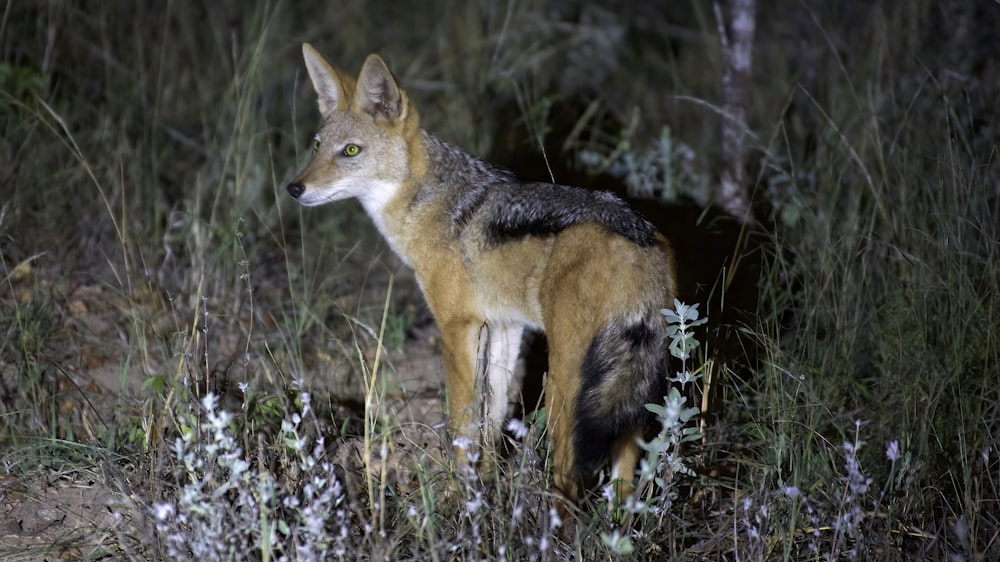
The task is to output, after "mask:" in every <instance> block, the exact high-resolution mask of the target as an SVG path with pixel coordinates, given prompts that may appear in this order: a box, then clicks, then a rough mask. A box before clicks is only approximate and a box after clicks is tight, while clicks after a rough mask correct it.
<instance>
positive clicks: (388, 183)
mask: <svg viewBox="0 0 1000 562" xmlns="http://www.w3.org/2000/svg"><path fill="white" fill-rule="evenodd" d="M302 55H303V59H304V61H305V67H306V70H307V72H308V75H309V78H310V79H311V81H312V85H313V88H314V89H315V91H316V95H317V99H318V105H319V113H320V117H321V125H320V127H319V132H318V133H317V134H316V136H315V137H314V138H313V141H312V153H313V154H312V157H311V159H310V160H309V162H308V163H307V164H306V165H305V167H304V168H303V169H302V170H301V172H300V173H299V174H298V175H297V177H295V179H294V180H292V181H291V182H290V183H289V184H288V186H287V190H288V194H289V195H290V196H291V197H292V198H293V199H295V200H296V201H297V202H298V203H300V204H301V205H304V206H316V205H322V204H325V203H330V202H333V201H340V200H344V199H350V198H354V199H357V200H358V201H359V202H360V204H361V206H362V207H363V209H364V210H365V212H366V213H367V215H368V216H369V217H370V218H371V220H372V222H373V223H374V224H375V226H376V228H377V229H378V231H379V232H380V233H381V235H382V236H383V237H384V238H385V239H386V241H387V242H388V245H389V246H390V247H391V248H392V250H393V251H394V252H395V253H396V254H397V255H398V256H399V258H400V259H401V260H402V261H403V262H404V263H405V264H406V265H408V266H409V267H411V268H412V269H413V271H414V274H415V278H416V281H417V284H418V285H419V287H420V289H421V291H422V293H423V295H424V298H425V300H426V303H427V306H428V308H429V309H430V312H431V313H432V315H433V317H434V319H435V321H436V322H437V325H438V327H439V329H440V332H441V337H440V346H441V351H442V355H443V362H444V370H445V390H446V396H447V413H448V424H447V425H448V431H449V434H450V435H451V436H453V437H454V440H453V441H452V444H453V448H454V454H455V457H456V462H457V463H458V464H459V465H460V466H465V467H472V468H477V467H478V468H479V469H480V470H486V471H488V470H489V467H488V463H489V461H488V460H487V459H486V457H487V456H488V455H479V454H477V452H478V451H481V450H489V449H490V448H491V447H492V446H494V445H495V444H496V443H497V441H498V440H499V439H500V437H501V436H502V431H503V425H504V422H505V421H506V416H507V410H508V391H509V390H510V389H511V384H512V381H513V380H515V376H514V373H515V368H516V365H517V361H518V357H519V353H520V346H521V342H522V335H523V334H524V333H525V332H526V331H539V332H542V333H544V334H545V337H546V340H547V346H548V348H547V353H548V365H549V367H548V372H547V373H546V375H545V377H546V378H545V384H544V391H543V392H544V406H545V410H544V411H545V415H546V416H547V417H546V421H545V424H546V425H545V428H546V432H547V435H548V452H549V463H550V467H549V469H550V470H551V474H552V488H553V491H554V492H555V493H556V494H557V497H560V498H561V500H563V501H566V502H569V503H574V502H577V501H578V500H579V499H580V497H581V494H582V493H583V492H584V490H585V487H586V486H587V485H588V484H587V483H588V482H592V481H593V479H594V478H596V477H597V475H598V474H599V472H600V470H601V469H602V468H604V467H605V466H606V464H607V462H608V461H609V460H610V463H611V478H610V480H611V482H613V483H614V486H615V488H614V490H615V493H616V494H617V495H618V497H619V499H624V498H626V497H627V496H628V495H630V494H631V493H632V491H633V490H632V480H633V478H634V476H635V470H636V465H637V462H638V459H639V456H640V452H641V449H640V446H639V442H638V439H639V438H640V437H641V436H642V433H643V427H644V423H645V420H646V416H647V412H646V410H645V404H647V403H650V402H659V401H661V400H662V396H663V395H664V388H663V387H664V386H665V384H666V383H665V377H664V373H663V370H664V369H665V360H666V353H665V344H664V339H665V337H666V322H665V319H664V318H663V316H662V314H661V313H660V309H661V308H662V307H663V306H665V305H666V304H667V303H670V302H673V299H674V297H675V295H676V293H677V273H676V266H675V262H674V255H673V251H672V249H671V246H670V244H669V242H668V241H667V240H666V238H664V237H663V236H662V235H661V234H659V233H658V232H657V231H656V229H655V228H654V226H653V225H652V224H651V223H650V222H649V221H648V220H646V219H645V218H644V217H642V216H641V215H640V214H639V213H638V212H637V211H635V210H634V209H633V208H632V207H630V206H629V205H627V204H626V203H625V202H624V201H623V200H621V199H620V198H618V197H617V196H615V195H613V194H611V193H610V192H603V191H591V190H586V189H583V188H578V187H570V186H564V185H558V184H555V183H532V182H525V181H521V180H519V179H518V178H517V177H516V176H515V175H514V173H513V172H511V171H509V170H506V169H503V168H499V167H496V166H493V165H491V164H489V163H487V162H485V161H483V160H481V159H479V158H476V157H474V156H471V155H470V154H468V153H467V152H465V151H463V150H462V149H460V148H458V147H455V146H453V145H451V144H448V143H447V142H445V141H443V140H441V139H440V138H438V137H436V136H434V135H433V134H431V133H429V132H427V131H425V130H423V129H422V128H421V126H420V117H419V114H418V112H417V109H416V107H414V104H413V103H412V102H411V101H410V99H409V97H408V96H407V94H406V91H405V90H404V89H403V88H402V87H401V86H400V84H399V82H398V81H397V79H396V77H395V76H394V75H393V74H392V73H391V72H390V71H389V68H388V67H387V66H386V63H385V62H384V61H383V60H382V58H381V57H379V56H378V55H377V54H371V55H369V56H368V57H367V58H366V59H365V61H364V64H363V66H362V68H361V72H360V74H359V75H358V77H357V78H356V79H355V78H353V77H352V76H351V75H349V74H347V73H345V72H344V71H342V70H340V69H338V68H335V67H333V66H331V64H330V63H329V62H327V60H326V59H325V58H323V56H322V55H321V54H320V53H319V52H318V51H317V50H316V49H315V48H313V47H312V46H311V45H309V44H308V43H305V44H303V46H302ZM477 462H479V464H478V465H477Z"/></svg>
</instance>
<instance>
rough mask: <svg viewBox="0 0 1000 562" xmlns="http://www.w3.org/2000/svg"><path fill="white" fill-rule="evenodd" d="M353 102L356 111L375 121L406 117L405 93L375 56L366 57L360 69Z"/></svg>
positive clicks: (395, 119)
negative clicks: (355, 105)
mask: <svg viewBox="0 0 1000 562" xmlns="http://www.w3.org/2000/svg"><path fill="white" fill-rule="evenodd" d="M354 102H355V103H356V104H357V108H358V109H360V110H361V111H364V112H365V113H367V114H369V115H371V116H372V117H374V118H376V119H378V118H379V116H381V117H384V118H386V119H388V120H389V121H398V120H402V119H403V118H404V117H406V109H407V100H406V92H404V91H403V90H402V89H401V88H400V87H399V83H397V82H396V78H395V77H393V75H392V73H391V72H389V68H388V67H386V66H385V62H383V61H382V58H381V57H379V56H378V55H375V54H371V55H368V58H367V59H365V65H364V66H363V67H362V68H361V75H360V76H358V86H357V91H356V92H355V94H354Z"/></svg>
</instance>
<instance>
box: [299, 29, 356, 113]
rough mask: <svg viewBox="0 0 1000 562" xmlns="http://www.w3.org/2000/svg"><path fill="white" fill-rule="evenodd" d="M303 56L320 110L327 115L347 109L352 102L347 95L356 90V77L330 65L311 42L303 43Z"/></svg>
mask: <svg viewBox="0 0 1000 562" xmlns="http://www.w3.org/2000/svg"><path fill="white" fill-rule="evenodd" d="M302 58H303V59H305V61H306V70H307V71H309V78H311V79H312V83H313V88H315V90H316V95H317V97H318V98H319V112H320V113H321V114H323V115H326V114H327V113H330V112H331V111H336V110H343V109H346V108H347V106H348V105H349V103H350V100H349V99H347V96H349V95H351V93H352V92H354V86H355V84H354V79H353V78H351V77H350V76H347V75H346V74H344V73H343V72H341V71H339V70H337V69H336V68H334V67H332V66H330V63H328V62H326V59H325V58H323V55H321V54H319V51H317V50H316V49H314V48H313V46H312V45H310V44H309V43H303V44H302Z"/></svg>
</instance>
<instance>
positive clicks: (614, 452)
mask: <svg viewBox="0 0 1000 562" xmlns="http://www.w3.org/2000/svg"><path fill="white" fill-rule="evenodd" d="M640 437H642V429H641V428H640V429H636V430H635V431H632V432H629V433H626V434H624V435H622V436H620V437H618V438H617V439H615V443H614V445H612V447H611V482H612V483H613V485H614V487H615V496H616V497H617V499H618V501H619V502H623V501H625V500H626V499H627V498H628V497H629V496H631V495H632V492H633V491H635V486H634V484H633V483H634V481H635V467H636V465H637V464H638V463H639V456H640V455H641V454H642V449H641V448H640V447H639V442H638V439H639V438H640Z"/></svg>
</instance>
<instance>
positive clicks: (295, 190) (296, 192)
mask: <svg viewBox="0 0 1000 562" xmlns="http://www.w3.org/2000/svg"><path fill="white" fill-rule="evenodd" d="M305 192H306V186H304V185H302V184H301V183H297V182H292V183H290V184H288V194H289V195H291V196H292V197H294V198H296V199H298V198H299V197H301V196H302V194H303V193H305Z"/></svg>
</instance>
